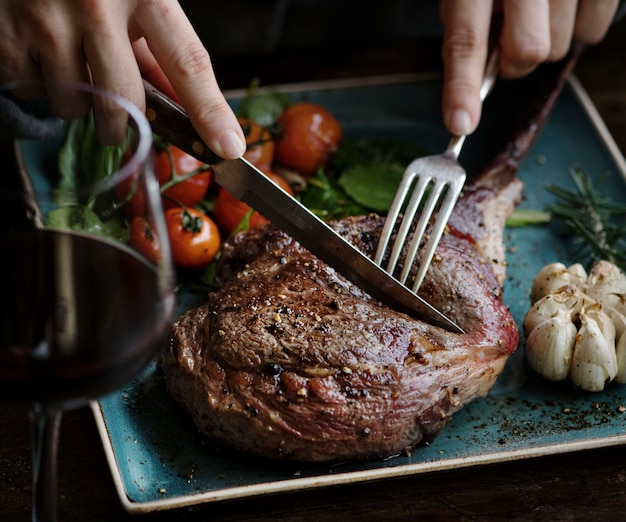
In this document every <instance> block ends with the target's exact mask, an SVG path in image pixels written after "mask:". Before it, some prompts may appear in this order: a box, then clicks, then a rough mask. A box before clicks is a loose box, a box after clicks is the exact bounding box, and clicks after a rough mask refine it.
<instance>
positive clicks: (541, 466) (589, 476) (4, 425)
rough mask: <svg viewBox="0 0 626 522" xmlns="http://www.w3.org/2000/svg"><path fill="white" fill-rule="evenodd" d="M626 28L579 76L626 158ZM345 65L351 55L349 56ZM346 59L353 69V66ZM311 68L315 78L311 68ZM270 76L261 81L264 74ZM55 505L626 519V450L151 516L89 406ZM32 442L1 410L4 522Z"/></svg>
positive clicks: (382, 54) (425, 55)
mask: <svg viewBox="0 0 626 522" xmlns="http://www.w3.org/2000/svg"><path fill="white" fill-rule="evenodd" d="M625 29H626V21H624V22H621V23H620V24H619V25H618V26H616V27H615V28H614V29H613V31H612V32H611V33H610V34H609V36H608V37H607V39H606V40H605V41H604V42H603V43H602V44H600V45H599V46H597V47H594V48H591V49H588V50H587V51H586V53H585V54H584V55H583V57H582V59H581V60H580V62H579V64H578V67H577V69H576V74H577V76H578V77H579V78H580V80H581V81H582V83H583V85H584V86H585V87H586V89H587V90H588V92H589V94H590V95H591V98H592V99H593V101H594V102H595V104H596V106H597V108H598V109H599V111H600V113H601V115H602V116H603V118H604V120H605V122H606V124H607V126H608V127H609V130H610V131H611V133H612V134H613V136H614V138H615V140H616V141H617V144H618V146H619V147H620V149H621V150H622V152H624V153H625V154H626V67H624V57H623V52H624V51H623V50H624V49H626V31H625ZM346 58H349V60H347V59H346ZM289 63H291V62H290V61H289V58H288V57H286V58H284V59H283V60H282V61H281V60H276V61H273V62H269V61H268V62H267V63H261V62H255V63H254V64H247V68H246V64H245V63H237V64H232V65H231V66H230V67H229V66H228V64H219V63H218V72H219V73H220V75H221V78H222V85H223V87H241V86H244V85H245V83H246V82H247V81H249V79H250V78H251V77H253V76H255V75H259V76H260V77H261V78H262V80H263V82H264V83H266V84H270V83H278V82H285V81H296V80H297V81H301V80H305V79H320V78H324V77H326V78H328V77H336V76H354V75H356V74H359V73H360V74H379V73H387V72H404V71H406V70H410V69H418V68H429V67H433V66H438V65H439V59H438V50H436V49H433V47H432V46H425V50H423V51H422V50H420V54H419V55H417V52H416V50H415V49H410V50H409V49H406V48H405V49H400V50H397V49H371V50H366V51H365V52H361V53H359V54H358V55H354V56H349V57H345V56H343V57H339V58H336V59H335V60H330V59H329V60H328V61H324V60H323V59H320V58H315V57H310V58H308V59H307V58H306V57H300V61H299V63H298V64H297V65H296V66H295V67H290V68H288V69H287V68H286V65H287V64H289ZM345 63H349V64H350V65H348V66H346V65H345ZM312 71H313V73H312ZM261 73H265V75H264V76H263V74H261ZM625 429H626V422H625ZM59 471H60V481H59V507H60V509H61V511H63V512H65V513H70V514H75V515H76V520H82V519H83V518H84V517H89V516H91V517H95V518H97V519H99V520H103V521H116V522H122V521H125V520H145V521H146V522H148V521H150V522H156V521H165V520H167V521H171V520H177V521H200V520H202V521H207V520H220V521H228V520H237V521H242V520H248V521H262V520H268V521H269V520H271V521H276V520H285V521H287V520H289V521H296V520H297V521H309V520H310V521H315V522H323V521H331V520H332V521H336V520H342V521H343V522H349V521H352V520H354V521H359V522H362V521H364V520H417V519H420V518H422V519H424V520H430V521H437V520H550V521H555V520H603V519H615V520H623V519H624V517H626V448H624V447H619V446H618V447H612V448H604V449H595V450H587V451H582V452H577V453H569V454H563V455H556V456H550V457H539V458H532V459H527V460H521V461H516V462H510V463H505V464H498V465H488V466H481V467H476V468H467V469H463V470H461V471H449V472H436V473H430V474H426V475H420V476H413V477H409V478H403V479H394V480H386V481H382V482H375V483H368V484H362V485H356V486H342V487H334V488H327V489H322V490H315V491H307V492H299V493H290V494H281V495H275V496H270V497H264V498H255V499H249V500H237V501H226V502H221V503H213V504H207V505H203V506H197V507H193V508H185V509H178V510H171V511H165V512H156V513H152V514H149V515H145V516H139V517H138V516H135V515H130V514H128V513H126V512H125V511H124V510H123V508H122V506H121V505H120V503H119V500H118V498H117V495H116V492H115V490H114V486H113V482H112V479H111V475H110V472H109V469H108V466H107V463H106V461H105V456H104V452H103V449H102V445H101V443H100V440H99V438H98V434H97V432H96V428H95V424H94V421H93V418H92V415H91V412H90V410H88V409H86V408H85V409H80V410H76V411H72V412H69V413H67V414H66V415H65V417H64V421H63V424H62V430H61V442H60V454H59ZM30 477H31V464H30V438H29V432H28V424H27V420H26V417H25V415H24V414H23V413H22V412H19V411H15V410H13V409H11V408H10V407H7V406H4V405H0V521H1V520H5V518H3V515H6V519H7V520H8V519H13V517H9V515H12V516H18V515H21V517H20V519H23V520H26V519H27V517H28V513H29V509H30Z"/></svg>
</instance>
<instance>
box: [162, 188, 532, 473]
mask: <svg viewBox="0 0 626 522" xmlns="http://www.w3.org/2000/svg"><path fill="white" fill-rule="evenodd" d="M481 190H484V189H481ZM520 191H521V184H520V183H519V182H518V181H517V180H513V181H511V182H510V183H509V184H508V185H507V186H506V187H505V188H504V189H503V188H499V189H498V190H497V191H492V193H491V195H490V197H481V198H480V199H481V201H483V202H484V205H483V206H482V207H481V206H480V204H478V203H477V202H476V201H475V199H472V198H467V199H466V201H468V202H470V204H471V205H474V206H475V205H478V207H477V208H478V210H476V209H474V211H479V212H481V213H482V214H481V216H482V217H481V219H480V220H478V223H479V225H477V226H479V227H480V230H477V231H476V236H477V237H478V236H480V239H479V240H476V239H475V238H474V237H472V236H471V234H469V233H468V231H467V230H465V231H463V233H456V232H455V230H454V229H452V230H451V233H449V234H447V235H446V236H444V238H443V240H442V242H441V244H440V246H439V248H438V250H437V254H436V258H435V261H434V262H433V265H432V267H431V269H430V270H429V273H428V275H427V278H426V280H425V282H424V285H423V287H422V289H421V293H422V294H423V295H424V297H426V298H427V299H428V300H429V301H430V302H432V303H433V304H434V305H435V306H437V307H438V308H440V309H441V310H442V311H444V312H445V313H447V314H449V315H450V316H451V317H452V318H453V319H454V320H455V321H457V322H458V324H460V325H461V326H462V328H463V329H464V330H465V332H466V334H465V335H457V334H452V333H450V332H447V331H445V330H443V329H441V328H439V327H436V326H433V325H430V324H428V323H426V322H422V321H418V320H416V319H413V318H411V317H408V316H406V315H404V314H402V313H399V312H396V311H394V310H391V309H389V308H387V307H386V306H384V305H382V304H381V303H379V302H378V301H376V300H374V299H373V298H371V297H370V296H369V295H368V294H366V293H364V292H363V291H361V290H360V289H359V288H357V287H355V286H354V285H352V284H351V283H350V282H348V281H347V280H345V279H344V278H343V277H342V276H340V275H339V274H338V273H336V272H335V271H334V270H333V269H332V268H330V267H329V266H328V265H326V264H325V263H323V262H322V261H320V260H319V259H317V258H316V257H314V256H313V255H312V254H311V253H310V252H308V251H307V250H305V249H304V248H303V247H302V246H301V245H300V244H299V243H298V242H296V241H295V240H293V239H291V238H290V237H289V236H287V235H285V234H283V233H282V232H281V231H279V230H277V229H276V228H274V227H272V226H266V227H263V228H259V229H254V230H251V231H248V232H245V233H241V234H239V235H237V236H235V237H234V238H233V239H232V240H231V241H229V242H228V243H226V244H225V245H224V247H223V251H222V259H223V265H222V269H221V271H220V274H219V281H220V284H221V288H220V289H219V290H217V291H216V292H213V293H211V294H210V295H209V297H208V301H207V303H206V304H205V305H204V306H201V307H200V308H197V309H194V310H190V311H189V312H187V313H186V314H184V315H183V316H182V317H180V318H179V319H178V321H176V323H175V324H174V325H173V327H172V331H171V336H170V341H169V344H168V346H167V347H166V349H165V350H164V353H163V357H162V360H161V368H162V371H163V374H164V377H165V381H166V384H167V387H168V390H169V392H170V393H171V394H172V395H173V396H174V397H175V399H176V400H177V401H178V402H179V403H180V404H182V405H183V407H184V408H185V409H187V410H188V411H189V412H190V414H191V415H192V417H193V420H194V422H195V423H196V425H197V426H198V427H199V429H200V430H201V431H202V432H203V433H204V434H206V435H207V436H208V437H210V438H212V439H214V440H216V441H220V442H225V443H227V444H228V445H230V446H232V447H234V448H238V449H239V450H243V451H246V452H249V453H252V454H255V455H259V456H263V457H272V458H285V459H294V460H302V461H328V460H336V459H360V458H369V457H379V456H388V455H393V454H397V453H400V452H410V451H411V450H412V448H413V447H414V446H415V445H416V444H418V443H420V442H423V441H428V440H431V439H433V438H434V437H435V436H436V435H437V434H438V433H439V432H440V431H441V429H442V428H443V426H444V425H445V424H446V423H447V422H449V421H450V418H451V415H452V414H453V413H454V412H456V411H458V410H459V409H461V408H462V407H463V405H464V404H466V403H467V402H469V401H471V400H472V399H474V398H475V397H480V396H484V395H486V394H487V393H488V391H489V390H490V389H491V387H492V386H493V384H494V382H495V380H496V378H497V376H498V375H499V374H500V373H501V371H502V369H503V367H504V364H505V362H506V360H507V358H508V357H509V355H510V354H511V353H513V351H514V350H515V349H516V347H517V343H518V330H517V327H516V325H515V323H514V321H513V319H512V317H511V315H510V313H509V311H508V309H507V307H506V306H505V305H504V304H503V302H502V277H503V270H500V273H498V271H497V270H494V267H495V266H496V265H500V267H502V266H503V259H501V258H500V259H496V258H495V257H494V255H495V256H497V255H500V254H498V253H496V254H494V253H493V252H492V250H493V248H494V245H495V247H496V249H498V248H499V246H500V244H501V242H502V241H501V240H502V235H501V232H502V227H503V225H504V222H503V219H504V218H505V217H506V215H505V214H507V213H508V211H506V210H505V211H504V212H503V211H501V210H499V211H498V212H493V209H495V208H497V209H502V208H505V209H507V208H508V209H509V211H510V210H511V209H512V208H513V206H514V205H515V203H516V202H517V200H518V199H519V194H520ZM483 196H484V194H483ZM494 202H495V203H497V204H494ZM459 212H463V210H462V209H461V208H460V209H459ZM488 212H491V214H489V215H486V214H487V213H488ZM382 223H383V219H382V218H380V217H378V216H361V217H355V218H348V219H346V220H343V221H341V222H338V223H335V224H334V225H333V226H334V227H335V228H336V230H338V231H339V233H341V234H342V235H344V236H345V237H346V238H347V239H348V240H350V241H352V242H353V243H354V244H356V245H357V246H358V247H359V248H361V249H362V250H364V251H365V252H366V253H369V252H371V251H372V250H373V249H374V248H375V246H376V241H377V237H378V235H379V233H380V229H381V227H382ZM485 231H487V232H485ZM494 234H495V237H494Z"/></svg>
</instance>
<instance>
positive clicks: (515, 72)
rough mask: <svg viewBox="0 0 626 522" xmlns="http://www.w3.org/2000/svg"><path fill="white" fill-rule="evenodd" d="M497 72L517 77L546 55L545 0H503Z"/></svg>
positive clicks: (547, 12) (547, 10)
mask: <svg viewBox="0 0 626 522" xmlns="http://www.w3.org/2000/svg"><path fill="white" fill-rule="evenodd" d="M502 9H503V12H504V20H503V25H502V36H501V38H500V47H501V53H500V74H501V75H502V76H504V77H506V78H520V77H522V76H524V75H526V74H528V73H530V72H531V71H532V70H533V69H535V67H537V65H539V64H540V63H541V62H544V61H545V60H546V59H547V58H548V56H549V54H550V4H549V2H548V0H503V1H502Z"/></svg>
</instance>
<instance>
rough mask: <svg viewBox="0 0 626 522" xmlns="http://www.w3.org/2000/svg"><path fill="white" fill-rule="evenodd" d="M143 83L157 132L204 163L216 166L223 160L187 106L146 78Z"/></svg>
mask: <svg viewBox="0 0 626 522" xmlns="http://www.w3.org/2000/svg"><path fill="white" fill-rule="evenodd" d="M143 85H144V89H145V92H146V118H147V119H148V121H149V122H150V126H151V127H152V132H154V134H156V135H157V136H159V137H160V138H162V139H163V140H165V141H166V142H168V143H170V144H172V145H174V146H176V147H178V148H179V149H182V150H184V151H185V152H186V153H187V154H190V155H192V156H193V157H195V158H196V159H198V160H200V161H201V162H202V163H207V164H209V165H215V164H216V163H219V162H220V161H222V158H220V157H219V156H217V155H216V154H215V153H214V152H213V151H212V150H211V149H209V147H207V146H206V144H205V143H204V141H203V140H202V138H201V137H200V135H199V134H198V132H197V131H196V129H195V128H194V126H193V125H192V123H191V120H190V119H189V116H187V113H186V112H185V109H183V108H182V107H181V106H180V105H179V104H178V103H176V102H175V101H174V100H172V99H171V98H169V97H168V96H166V95H165V94H163V93H162V92H161V91H159V90H158V89H157V88H156V87H154V86H153V85H152V84H150V83H149V82H147V81H146V80H144V81H143Z"/></svg>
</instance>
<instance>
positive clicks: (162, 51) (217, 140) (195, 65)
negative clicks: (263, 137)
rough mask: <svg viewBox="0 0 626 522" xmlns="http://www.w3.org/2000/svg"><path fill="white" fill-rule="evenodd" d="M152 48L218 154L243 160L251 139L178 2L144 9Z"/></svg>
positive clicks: (142, 20) (142, 17)
mask: <svg viewBox="0 0 626 522" xmlns="http://www.w3.org/2000/svg"><path fill="white" fill-rule="evenodd" d="M138 17H139V20H140V26H141V30H142V33H143V35H144V37H146V41H147V43H148V46H149V47H150V50H151V51H152V53H153V54H154V56H155V58H156V59H157V60H158V62H159V64H160V65H161V67H162V69H163V71H164V72H165V74H166V75H167V77H168V79H169V80H170V82H171V84H172V86H173V87H174V89H175V91H176V94H177V95H178V98H179V99H180V101H181V103H182V105H183V106H184V107H185V109H186V111H187V113H188V114H189V117H190V119H191V121H192V123H193V124H194V126H195V127H196V129H197V131H198V133H199V134H200V136H202V138H203V139H204V141H205V142H206V143H207V145H208V146H209V147H210V148H211V150H213V151H214V152H215V153H216V154H218V155H219V156H221V157H224V158H229V159H232V158H238V157H240V156H242V155H243V153H244V152H245V148H246V142H245V137H244V135H243V131H242V130H241V126H240V125H239V122H238V121H237V118H236V117H235V115H234V113H233V111H232V109H231V108H230V106H229V105H228V103H227V102H226V100H225V99H224V96H223V94H222V92H221V90H220V88H219V86H218V84H217V80H216V78H215V75H214V73H213V66H212V64H211V60H210V58H209V55H208V53H207V51H206V50H205V48H204V46H203V45H202V43H201V42H200V39H199V38H198V36H197V35H196V33H195V32H194V30H193V27H192V26H191V23H190V22H189V20H188V19H187V17H186V16H185V14H184V13H183V11H182V9H181V8H180V6H179V5H178V3H177V2H165V1H161V2H159V1H155V2H152V3H151V4H150V9H145V10H141V11H138Z"/></svg>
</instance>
